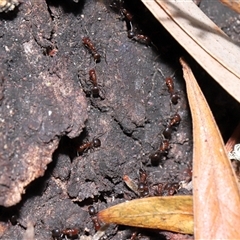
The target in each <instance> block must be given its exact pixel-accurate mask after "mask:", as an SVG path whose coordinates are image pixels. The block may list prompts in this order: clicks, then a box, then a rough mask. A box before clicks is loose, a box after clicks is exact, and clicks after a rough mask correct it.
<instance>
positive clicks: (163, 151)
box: [149, 139, 170, 165]
mask: <svg viewBox="0 0 240 240" xmlns="http://www.w3.org/2000/svg"><path fill="white" fill-rule="evenodd" d="M169 145H170V143H169V139H164V140H163V141H162V142H161V145H160V147H159V149H158V150H157V151H156V152H155V153H153V154H151V155H150V156H149V158H150V159H151V162H152V165H158V164H159V161H160V160H161V158H162V156H164V155H165V156H166V155H167V154H168V150H169Z"/></svg>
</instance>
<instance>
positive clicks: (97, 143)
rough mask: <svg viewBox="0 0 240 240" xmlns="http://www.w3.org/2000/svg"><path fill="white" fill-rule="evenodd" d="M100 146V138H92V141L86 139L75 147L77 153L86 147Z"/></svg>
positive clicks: (83, 150)
mask: <svg viewBox="0 0 240 240" xmlns="http://www.w3.org/2000/svg"><path fill="white" fill-rule="evenodd" d="M98 147H101V140H100V139H99V138H93V140H92V141H87V142H85V143H83V144H82V145H81V146H79V147H78V148H77V152H78V153H80V154H81V153H83V152H85V151H87V150H88V149H93V148H98Z"/></svg>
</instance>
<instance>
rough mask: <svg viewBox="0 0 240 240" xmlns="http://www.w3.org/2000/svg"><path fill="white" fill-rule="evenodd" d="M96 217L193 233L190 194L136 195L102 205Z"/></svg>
mask: <svg viewBox="0 0 240 240" xmlns="http://www.w3.org/2000/svg"><path fill="white" fill-rule="evenodd" d="M98 218H99V220H100V221H101V222H104V223H106V224H110V223H115V224H121V225H127V226H132V227H142V228H151V229H161V230H168V231H172V232H179V233H186V234H193V208H192V196H167V197H148V198H141V199H136V200H132V201H129V202H124V203H120V204H118V205H116V206H113V207H109V208H107V209H104V210H102V211H100V212H99V213H98Z"/></svg>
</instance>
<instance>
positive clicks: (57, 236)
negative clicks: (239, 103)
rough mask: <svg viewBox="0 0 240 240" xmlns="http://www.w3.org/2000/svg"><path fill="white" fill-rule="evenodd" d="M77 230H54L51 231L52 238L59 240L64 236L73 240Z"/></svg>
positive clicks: (77, 232)
mask: <svg viewBox="0 0 240 240" xmlns="http://www.w3.org/2000/svg"><path fill="white" fill-rule="evenodd" d="M78 234H79V230H78V229H77V228H66V229H63V230H60V229H58V228H57V229H54V230H52V237H53V239H55V240H61V239H62V238H63V237H64V236H65V238H66V237H69V238H71V239H75V238H77V237H78Z"/></svg>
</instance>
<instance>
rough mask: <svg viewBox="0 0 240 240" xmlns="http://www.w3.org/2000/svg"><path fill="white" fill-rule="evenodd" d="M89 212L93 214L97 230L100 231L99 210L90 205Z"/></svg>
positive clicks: (92, 217)
mask: <svg viewBox="0 0 240 240" xmlns="http://www.w3.org/2000/svg"><path fill="white" fill-rule="evenodd" d="M88 213H89V215H90V216H91V219H92V222H93V225H94V228H95V231H98V230H99V229H100V228H101V225H100V223H99V219H98V217H97V211H96V209H95V208H94V207H93V206H89V207H88Z"/></svg>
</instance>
